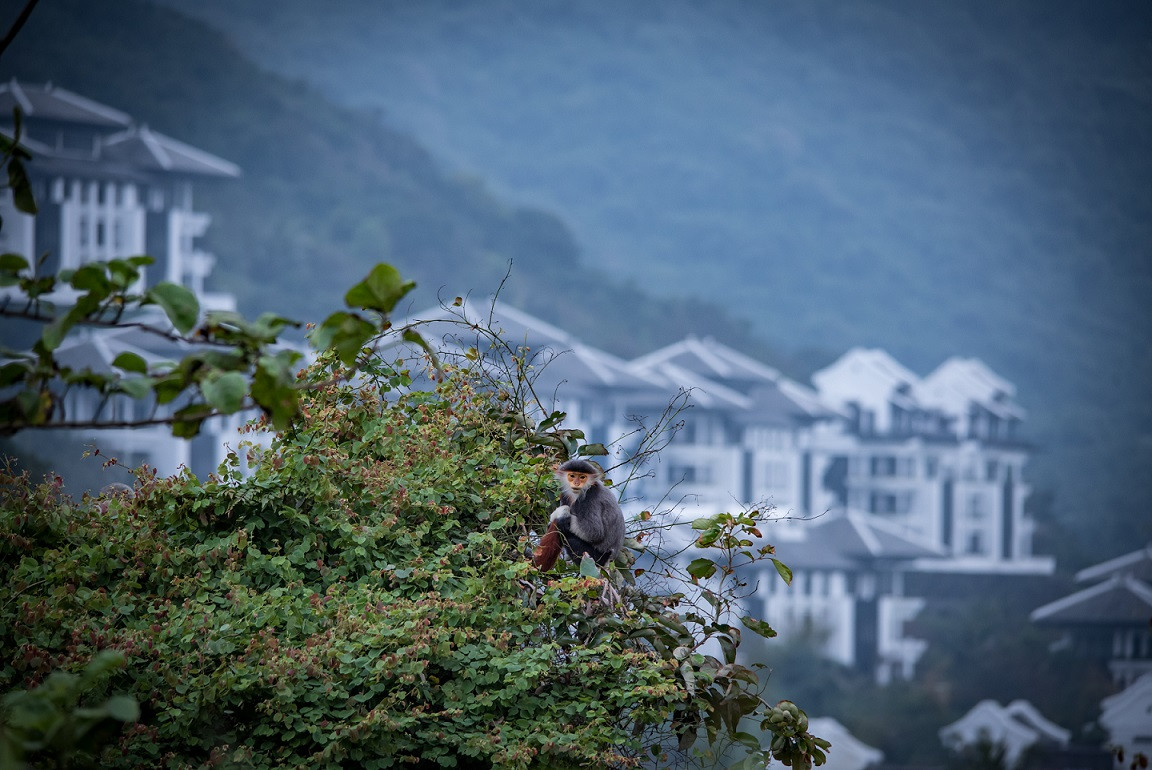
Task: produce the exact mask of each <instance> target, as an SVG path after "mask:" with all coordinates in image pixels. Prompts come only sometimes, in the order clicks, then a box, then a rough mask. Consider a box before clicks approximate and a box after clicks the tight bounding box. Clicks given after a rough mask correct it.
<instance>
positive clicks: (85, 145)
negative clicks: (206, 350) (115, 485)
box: [0, 80, 240, 474]
mask: <svg viewBox="0 0 1152 770" xmlns="http://www.w3.org/2000/svg"><path fill="white" fill-rule="evenodd" d="M14 110H18V111H19V113H20V115H21V134H20V143H21V145H23V146H24V147H25V148H26V149H27V150H28V151H29V152H30V153H31V155H32V160H31V161H30V162H28V163H27V164H26V168H27V170H28V173H29V177H30V181H31V183H32V192H33V195H34V197H35V200H36V203H37V208H38V210H39V211H38V213H37V214H36V215H35V216H31V215H28V214H24V213H22V212H20V211H18V210H17V209H16V208H15V206H14V203H13V200H12V193H11V191H10V190H4V191H3V192H0V217H2V221H3V228H2V229H0V252H6V253H16V254H20V255H23V256H25V257H26V258H28V259H29V261H33V260H35V259H38V258H40V257H41V256H42V255H43V257H44V260H43V262H42V263H41V264H40V265H39V266H38V268H37V269H38V272H39V273H40V274H44V275H46V274H53V273H56V272H58V271H60V270H64V269H76V268H79V267H81V266H83V265H85V264H87V263H90V262H94V261H107V260H111V259H116V258H124V257H129V256H135V255H141V254H147V255H149V256H151V257H152V258H153V259H154V260H155V261H154V263H153V264H151V265H147V266H145V267H144V268H143V269H142V275H141V278H140V285H139V286H138V287H134V288H135V289H136V290H143V289H145V288H147V287H149V286H152V285H155V284H156V283H158V282H160V281H169V282H172V283H177V284H180V285H183V286H185V287H187V288H188V289H190V290H191V291H192V292H193V293H195V294H196V296H197V298H198V300H199V302H200V308H201V310H226V311H230V310H235V304H236V303H235V300H234V299H233V297H232V296H231V295H229V294H225V293H219V292H212V291H209V290H208V287H207V286H206V284H205V279H206V278H207V277H208V276H209V274H210V273H211V271H212V268H213V267H214V265H215V261H216V260H215V257H213V255H211V254H209V253H208V252H206V251H204V250H203V249H202V248H201V247H200V243H199V239H200V238H201V237H202V236H203V235H204V233H205V232H206V230H207V228H208V226H209V224H210V218H209V217H208V215H207V214H204V213H203V212H200V211H197V210H196V209H195V207H194V204H193V192H194V190H195V188H197V187H198V186H201V185H203V184H204V183H210V182H214V181H221V180H231V179H235V178H237V177H238V176H239V175H240V170H239V168H238V167H237V166H236V165H234V164H232V163H230V162H229V161H226V160H224V159H222V158H219V157H216V156H215V155H212V154H210V153H207V152H204V151H203V150H199V149H197V148H195V147H192V146H190V145H187V144H184V143H183V142H180V141H178V140H176V139H173V138H171V137H168V136H165V135H164V134H161V133H159V132H156V131H153V130H151V129H149V128H148V127H147V126H146V125H142V124H139V123H137V122H136V121H134V120H133V119H132V117H131V116H130V115H128V114H127V113H124V112H121V111H119V110H117V109H114V108H112V107H109V106H107V105H103V104H100V103H98V102H95V101H92V100H91V99H87V98H85V97H83V96H80V95H79V94H75V93H72V92H71V91H68V90H66V89H63V88H58V87H55V86H53V85H52V84H41V85H31V84H25V83H20V82H18V81H17V80H11V81H9V82H7V83H3V84H0V131H2V132H4V133H5V134H7V135H9V136H12V135H14V129H15V126H14V124H13V118H12V116H13V111H14ZM6 291H7V292H11V291H12V289H7V290H5V289H0V301H4V298H5V292H6ZM78 294H79V293H78V292H76V291H75V290H73V289H71V287H68V286H63V287H60V288H58V289H57V290H56V291H55V292H53V293H52V294H51V295H48V296H46V297H44V299H46V300H48V301H50V302H52V303H54V304H55V305H57V306H64V307H66V306H67V305H68V304H69V303H70V302H72V301H74V300H75V299H76V297H77V296H78ZM7 296H9V297H11V296H12V295H11V294H8V295H7ZM153 309H154V308H153ZM132 320H134V321H147V322H148V323H152V324H157V325H160V326H164V325H166V324H167V321H166V319H165V318H164V317H163V315H162V314H159V313H157V314H154V315H145V316H142V317H140V318H133V319H132ZM38 333H39V330H38V329H31V328H29V327H27V326H21V325H19V324H6V325H5V337H6V342H8V343H9V344H11V343H17V344H21V343H22V344H25V345H31V343H32V342H33V341H34V339H35V335H36V334H38ZM28 335H32V336H28ZM122 352H132V353H135V354H137V355H139V356H141V357H142V358H143V359H144V360H145V361H148V362H149V363H150V364H159V363H162V362H164V361H172V360H178V359H179V358H181V357H182V356H183V355H184V354H185V353H186V352H187V348H186V346H185V347H182V346H181V345H179V344H174V343H171V342H167V341H164V340H161V339H160V338H158V337H154V336H149V335H144V334H141V333H139V332H136V331H132V330H123V329H121V330H93V329H82V330H78V331H75V332H74V333H73V334H72V335H70V336H69V337H68V338H67V339H66V340H65V342H64V343H63V344H62V345H61V347H60V348H59V349H58V351H57V358H58V360H60V361H61V363H63V364H64V365H66V366H69V367H72V368H73V369H75V370H76V371H83V370H84V369H85V368H87V369H91V370H93V371H97V372H101V373H108V372H111V371H113V367H112V365H111V362H112V361H113V360H114V359H115V357H116V356H117V355H119V354H120V353H122ZM178 406H179V405H178V404H177V405H169V406H167V407H164V408H167V409H169V410H171V409H173V408H176V407H178ZM154 407H156V405H155V404H150V403H142V402H139V401H136V400H134V399H131V398H129V397H128V396H125V395H118V396H111V397H109V398H107V399H101V398H100V397H99V395H98V394H94V393H80V392H76V391H72V392H68V393H67V394H66V395H65V396H64V402H63V403H62V404H61V408H62V411H64V412H65V413H66V414H67V415H69V417H70V418H72V419H82V418H85V417H87V418H99V419H101V420H104V421H109V420H111V421H120V420H131V419H139V418H140V417H142V416H143V415H144V414H152V415H154V414H155V412H154V411H153V409H154ZM164 408H160V410H159V411H160V412H161V413H163V411H164ZM235 422H236V421H235V420H225V419H217V420H212V421H209V424H208V425H206V428H205V430H204V435H203V436H202V437H200V438H198V439H197V440H196V441H193V442H185V441H178V440H174V439H172V437H171V436H170V431H169V429H168V428H167V427H166V426H164V425H157V426H153V427H145V428H135V429H109V430H100V431H99V432H90V433H84V432H73V433H69V434H68V435H67V436H66V437H65V438H66V439H67V440H66V441H63V442H62V441H60V440H59V439H60V433H61V432H60V431H58V430H53V431H24V432H23V433H22V434H21V435H20V436H18V437H17V443H18V445H19V446H20V447H21V449H22V450H23V451H27V452H29V453H31V454H34V455H38V456H40V457H41V458H42V459H44V460H46V461H50V462H56V461H58V460H60V459H61V458H60V452H61V451H67V452H69V453H77V452H78V451H79V450H78V449H77V448H78V447H83V446H85V445H92V446H97V447H99V448H100V449H101V454H103V455H104V456H106V457H107V456H111V457H116V458H117V459H118V460H119V461H120V462H121V463H123V464H126V465H129V466H131V467H136V466H138V465H141V464H146V465H150V466H152V467H154V468H157V469H158V470H159V471H160V472H161V473H164V474H170V473H175V472H176V470H177V469H178V468H179V467H180V466H189V467H192V466H196V467H197V468H199V469H202V470H203V469H207V470H211V469H214V468H215V467H216V465H217V464H218V463H219V461H220V460H221V459H222V458H223V455H224V454H225V452H226V451H227V450H226V449H225V448H224V442H225V441H227V440H230V439H231V438H232V437H233V436H234V435H235V433H234V431H235V427H236V426H235ZM65 446H66V447H67V449H66V450H64V449H62V447H65ZM70 459H72V458H70Z"/></svg>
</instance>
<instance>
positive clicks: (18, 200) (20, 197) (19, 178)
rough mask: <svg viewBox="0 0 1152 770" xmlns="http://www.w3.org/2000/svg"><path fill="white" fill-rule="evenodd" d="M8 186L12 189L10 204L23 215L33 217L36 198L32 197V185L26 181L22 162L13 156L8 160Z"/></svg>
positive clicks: (25, 172) (26, 176)
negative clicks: (31, 215)
mask: <svg viewBox="0 0 1152 770" xmlns="http://www.w3.org/2000/svg"><path fill="white" fill-rule="evenodd" d="M8 186H9V187H11V188H12V202H13V203H14V204H15V205H16V208H17V210H19V211H22V212H24V213H25V214H33V215H35V214H36V213H38V212H37V210H36V198H35V197H33V195H32V183H31V182H30V181H29V180H28V172H27V170H25V168H24V161H22V160H21V159H20V158H19V157H16V156H13V157H10V158H9V159H8Z"/></svg>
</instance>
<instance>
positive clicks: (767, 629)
mask: <svg viewBox="0 0 1152 770" xmlns="http://www.w3.org/2000/svg"><path fill="white" fill-rule="evenodd" d="M740 622H741V623H743V624H744V626H745V627H746V628H747V629H748V630H749V631H754V632H755V633H757V634H760V636H762V637H764V638H765V639H771V638H772V637H774V636H776V631H775V630H773V628H772V626H770V625H768V624H767V623H765V622H764V621H763V620H757V619H756V618H753V617H749V616H746V617H743V618H740Z"/></svg>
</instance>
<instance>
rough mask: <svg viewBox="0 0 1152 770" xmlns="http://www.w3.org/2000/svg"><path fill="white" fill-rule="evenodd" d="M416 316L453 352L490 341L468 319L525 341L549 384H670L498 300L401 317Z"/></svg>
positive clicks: (509, 339) (513, 342)
mask: <svg viewBox="0 0 1152 770" xmlns="http://www.w3.org/2000/svg"><path fill="white" fill-rule="evenodd" d="M416 320H419V321H422V322H425V323H424V325H423V326H422V327H421V330H420V331H421V333H422V334H424V336H425V338H426V339H428V340H430V341H431V342H432V343H433V344H434V345H435V346H437V347H440V348H442V349H444V350H449V351H450V350H455V351H457V352H462V351H465V350H467V349H468V348H470V347H476V348H477V350H478V351H480V352H485V351H486V350H487V349H488V348H489V346H490V344H491V341H490V340H486V339H484V338H482V337H481V336H480V335H479V333H478V332H477V331H475V330H474V329H472V328H470V326H469V325H470V324H475V325H476V326H477V327H480V328H487V327H491V328H493V329H495V330H497V331H499V332H500V337H501V339H502V340H503V341H504V343H505V344H507V345H508V346H510V347H511V348H513V349H514V350H515V349H517V348H519V347H521V346H523V347H527V348H528V355H529V357H530V358H531V363H532V365H534V366H536V367H538V368H541V371H542V374H541V377H542V379H543V380H544V381H545V382H547V383H549V384H551V385H556V384H559V383H566V384H570V385H572V386H579V387H589V386H590V387H599V386H611V387H613V388H623V389H631V390H658V391H660V392H661V393H664V392H666V391H667V390H668V389H669V388H670V387H671V385H670V383H668V381H667V380H664V379H661V378H659V377H656V376H653V375H652V374H651V373H646V372H635V371H633V370H632V369H631V368H630V367H629V366H628V365H627V362H625V361H624V360H623V359H620V358H617V357H616V356H613V355H611V354H610V353H607V352H605V351H603V350H600V349H598V348H595V347H592V346H591V345H587V344H585V343H583V342H581V341H580V340H578V339H576V338H575V337H574V336H572V335H571V334H569V333H568V332H565V331H563V330H562V329H559V328H558V327H556V326H553V325H552V324H549V323H548V322H546V321H543V320H541V319H539V318H536V317H535V316H532V315H530V314H528V313H525V312H524V311H522V310H518V309H516V308H514V307H511V306H510V305H507V304H505V303H503V302H500V301H492V300H488V301H484V302H466V303H464V305H463V306H462V307H452V308H443V307H434V308H429V309H427V310H424V311H422V312H419V313H414V314H413V315H412V316H411V317H410V318H409V319H408V320H407V322H408V323H411V322H413V321H416ZM428 322H431V323H428ZM540 395H541V396H543V395H545V394H543V393H541V394H540ZM549 395H551V394H549Z"/></svg>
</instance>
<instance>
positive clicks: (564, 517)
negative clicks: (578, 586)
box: [548, 459, 624, 567]
mask: <svg viewBox="0 0 1152 770" xmlns="http://www.w3.org/2000/svg"><path fill="white" fill-rule="evenodd" d="M600 476H601V471H600V468H599V467H598V466H597V465H595V464H593V463H590V462H588V461H587V460H580V459H576V460H569V461H567V462H566V463H563V464H562V465H560V466H559V467H558V468H557V469H556V478H557V479H559V481H560V490H561V491H560V502H561V505H560V507H558V508H557V509H556V510H554V511H553V512H552V516H551V517H550V518H549V520H548V521H549V523H550V524H555V525H556V529H557V530H559V532H560V534H561V535H562V536H563V539H564V547H565V550H566V551H567V552H568V555H569V556H570V557H571V558H573V559H576V560H579V559H580V558H582V557H583V555H584V554H588V555H589V556H591V557H592V559H593V560H594V561H595V562H596V563H597V564H598V565H600V566H601V567H603V566H604V565H605V564H607V563H608V562H610V561H612V559H614V558H615V556H616V554H617V553H619V551H620V548H621V547H622V546H623V545H624V514H623V512H621V510H620V504H619V503H617V502H616V498H615V496H613V494H612V493H611V492H609V491H608V489H607V488H606V487H605V486H604V484H603V483H602V482H601V480H600Z"/></svg>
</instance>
